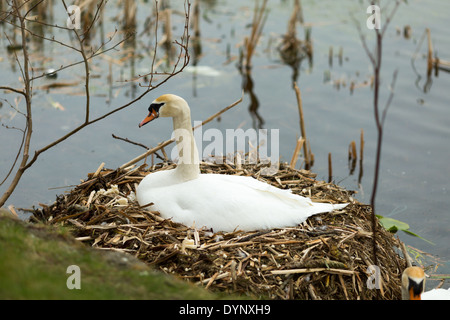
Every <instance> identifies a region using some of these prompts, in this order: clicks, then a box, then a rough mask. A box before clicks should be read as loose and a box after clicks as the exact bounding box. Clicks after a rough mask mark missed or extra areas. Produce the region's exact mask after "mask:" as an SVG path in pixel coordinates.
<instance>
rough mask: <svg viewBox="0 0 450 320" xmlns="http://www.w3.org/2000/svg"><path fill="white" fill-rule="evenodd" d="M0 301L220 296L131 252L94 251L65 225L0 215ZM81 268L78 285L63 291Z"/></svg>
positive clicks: (206, 297)
mask: <svg viewBox="0 0 450 320" xmlns="http://www.w3.org/2000/svg"><path fill="white" fill-rule="evenodd" d="M0 243H1V246H0V299H102V300H106V299H164V300H174V299H176V300H180V299H193V300H199V299H217V298H220V296H217V295H213V294H211V293H209V292H208V291H206V290H204V289H202V288H199V287H196V286H194V285H192V284H189V283H186V282H184V281H181V280H179V279H176V278H174V277H172V276H168V275H165V274H162V273H161V272H158V271H156V270H153V269H151V268H150V267H148V266H147V265H145V264H144V263H142V262H140V261H138V260H137V259H135V258H134V257H132V256H130V255H125V254H123V253H116V252H111V251H99V250H94V249H92V248H90V247H86V246H84V245H82V244H80V243H79V242H77V241H76V240H74V239H73V238H72V237H71V236H70V234H69V232H68V231H67V230H65V229H61V228H58V229H56V228H55V229H53V228H49V227H47V226H40V225H32V224H28V223H25V222H23V221H19V220H16V219H12V218H9V217H5V216H0ZM70 265H77V266H79V267H80V271H81V277H80V279H81V289H79V290H77V289H72V290H70V289H68V288H67V285H66V282H67V279H68V278H69V277H70V276H71V275H72V273H67V267H68V266H70Z"/></svg>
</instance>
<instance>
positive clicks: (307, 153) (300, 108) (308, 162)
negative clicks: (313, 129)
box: [294, 82, 311, 170]
mask: <svg viewBox="0 0 450 320" xmlns="http://www.w3.org/2000/svg"><path fill="white" fill-rule="evenodd" d="M294 89H295V96H296V97H297V106H298V113H299V116H300V132H301V134H302V138H303V139H305V143H303V152H304V157H305V169H307V170H308V169H309V168H310V167H311V153H310V151H309V148H308V143H309V142H308V143H307V142H306V141H307V140H306V130H305V120H304V116H303V105H302V96H301V92H300V88H299V87H298V86H297V83H296V82H294Z"/></svg>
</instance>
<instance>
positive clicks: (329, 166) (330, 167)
mask: <svg viewBox="0 0 450 320" xmlns="http://www.w3.org/2000/svg"><path fill="white" fill-rule="evenodd" d="M331 181H333V164H332V161H331V152H329V153H328V182H329V183H330V182H331Z"/></svg>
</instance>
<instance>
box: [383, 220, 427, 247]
mask: <svg viewBox="0 0 450 320" xmlns="http://www.w3.org/2000/svg"><path fill="white" fill-rule="evenodd" d="M377 218H378V220H379V221H380V224H381V225H382V226H383V228H385V229H386V230H387V231H389V232H392V233H396V232H397V231H399V230H401V231H403V232H405V233H406V234H409V235H411V236H414V237H417V238H420V239H422V240H423V241H426V242H428V243H430V244H433V245H434V243H433V242H431V241H429V240H427V239H425V238H422V237H421V236H419V235H418V234H415V233H414V232H412V231H410V230H409V224H407V223H406V222H403V221H400V220H396V219H392V218H388V217H383V216H379V215H377Z"/></svg>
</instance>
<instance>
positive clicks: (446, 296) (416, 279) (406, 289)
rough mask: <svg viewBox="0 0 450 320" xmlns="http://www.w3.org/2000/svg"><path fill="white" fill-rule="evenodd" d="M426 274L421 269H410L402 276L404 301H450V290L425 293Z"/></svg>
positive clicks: (434, 290)
mask: <svg viewBox="0 0 450 320" xmlns="http://www.w3.org/2000/svg"><path fill="white" fill-rule="evenodd" d="M424 289H425V273H424V272H423V270H422V268H420V267H408V268H406V269H405V271H403V274H402V299H403V300H450V288H449V289H447V290H446V289H441V288H438V289H432V290H430V291H426V292H424Z"/></svg>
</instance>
